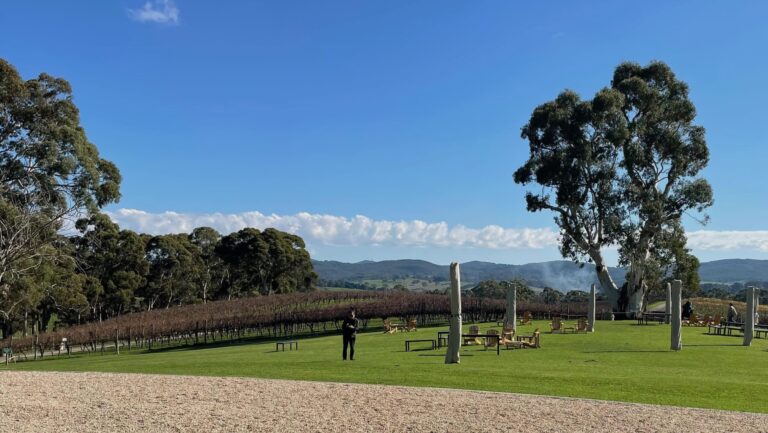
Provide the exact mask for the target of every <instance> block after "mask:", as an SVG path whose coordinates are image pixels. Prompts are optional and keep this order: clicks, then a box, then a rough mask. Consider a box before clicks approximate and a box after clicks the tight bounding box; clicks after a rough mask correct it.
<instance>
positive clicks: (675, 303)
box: [670, 280, 683, 350]
mask: <svg viewBox="0 0 768 433" xmlns="http://www.w3.org/2000/svg"><path fill="white" fill-rule="evenodd" d="M682 286H683V282H682V281H680V280H674V281H672V313H671V314H672V317H671V323H672V331H671V334H672V344H671V345H670V349H672V350H682V348H683V336H682V334H681V330H682V326H681V325H682V321H683V320H682V317H681V316H682V310H681V306H680V301H681V297H682V293H681V292H682V288H683V287H682Z"/></svg>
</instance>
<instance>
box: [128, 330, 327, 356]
mask: <svg viewBox="0 0 768 433" xmlns="http://www.w3.org/2000/svg"><path fill="white" fill-rule="evenodd" d="M333 335H339V336H341V332H339V333H338V334H335V333H326V334H318V335H302V336H300V337H299V336H297V337H294V338H290V337H263V336H258V335H255V336H251V337H242V338H238V339H236V340H219V341H213V342H208V343H203V342H200V343H197V344H186V345H178V346H166V347H160V348H156V349H151V350H149V349H146V348H144V349H138V350H143V352H139V354H149V353H164V352H180V351H193V350H201V349H218V348H222V347H236V346H248V345H253V344H270V343H271V344H274V343H276V342H278V341H289V340H295V341H302V342H303V341H309V340H314V339H317V338H324V337H328V336H333ZM296 350H298V349H296ZM275 352H276V351H275V350H269V351H266V352H264V353H275ZM280 352H282V350H281V351H280Z"/></svg>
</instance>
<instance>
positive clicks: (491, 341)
mask: <svg viewBox="0 0 768 433" xmlns="http://www.w3.org/2000/svg"><path fill="white" fill-rule="evenodd" d="M485 334H486V335H499V331H497V330H496V329H489V330H488V331H486V332H485ZM498 343H499V339H498V338H493V337H491V338H485V342H484V343H483V345H484V346H485V348H486V349H487V348H489V347H496V345H497V344H498Z"/></svg>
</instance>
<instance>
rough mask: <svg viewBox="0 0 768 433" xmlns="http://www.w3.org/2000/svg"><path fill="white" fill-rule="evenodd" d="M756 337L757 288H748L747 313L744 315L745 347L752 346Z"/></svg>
mask: <svg viewBox="0 0 768 433" xmlns="http://www.w3.org/2000/svg"><path fill="white" fill-rule="evenodd" d="M754 335H755V288H754V287H748V288H747V311H746V312H745V313H744V343H743V345H744V346H751V345H752V338H753V337H754Z"/></svg>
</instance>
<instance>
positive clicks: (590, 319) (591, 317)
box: [587, 284, 597, 332]
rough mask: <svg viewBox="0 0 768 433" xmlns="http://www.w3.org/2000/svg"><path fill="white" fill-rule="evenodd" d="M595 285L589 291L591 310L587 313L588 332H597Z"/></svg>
mask: <svg viewBox="0 0 768 433" xmlns="http://www.w3.org/2000/svg"><path fill="white" fill-rule="evenodd" d="M596 298H597V296H596V295H595V285H594V284H592V287H591V288H590V289H589V310H588V311H587V332H595V306H596Z"/></svg>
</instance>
